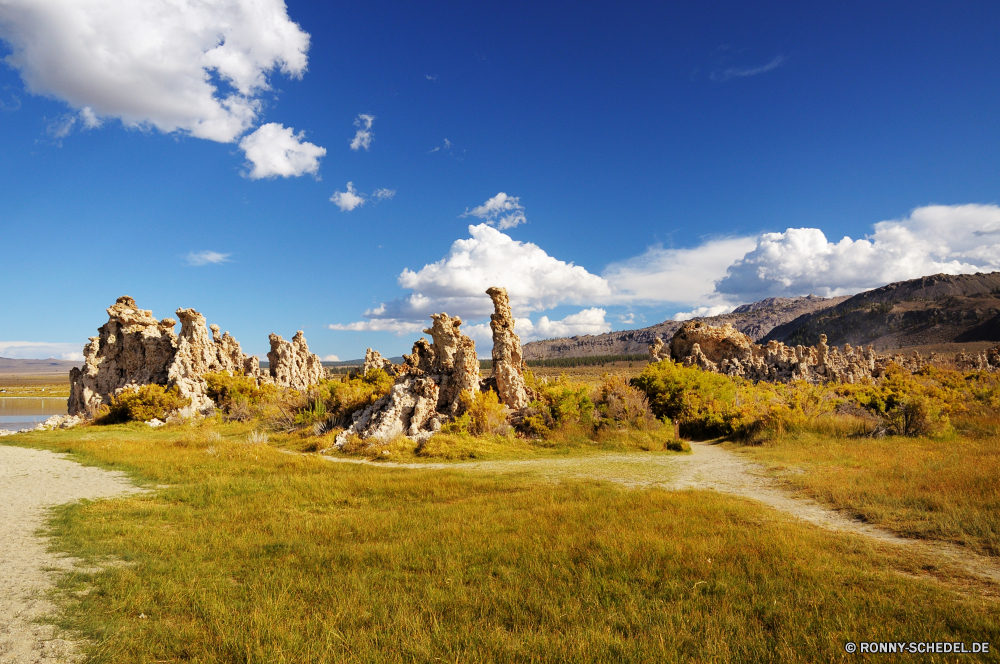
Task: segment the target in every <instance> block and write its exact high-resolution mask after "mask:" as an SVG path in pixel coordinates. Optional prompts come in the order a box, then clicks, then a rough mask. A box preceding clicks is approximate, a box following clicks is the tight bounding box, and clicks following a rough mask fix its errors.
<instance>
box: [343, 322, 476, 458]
mask: <svg viewBox="0 0 1000 664" xmlns="http://www.w3.org/2000/svg"><path fill="white" fill-rule="evenodd" d="M431 319H432V321H433V324H432V325H431V327H429V328H428V329H426V330H424V332H425V333H426V334H429V335H431V338H432V339H433V342H431V343H428V341H427V340H426V339H419V340H418V341H417V342H416V343H414V344H413V353H412V354H411V355H406V356H404V359H405V360H406V364H404V365H403V367H402V368H401V371H402V373H401V374H400V375H399V376H398V377H397V378H396V382H395V384H394V385H393V386H392V390H391V391H390V392H389V394H386V395H385V396H383V397H382V398H381V399H379V400H378V401H376V402H375V403H373V404H372V405H370V406H368V407H367V408H365V409H364V410H359V411H357V412H355V413H354V414H353V415H352V416H351V420H352V421H351V425H350V426H349V427H348V428H347V429H346V430H345V431H342V432H341V433H340V434H338V435H337V438H336V442H335V443H334V444H335V445H336V446H337V447H342V446H343V445H344V443H345V442H347V439H348V438H349V437H350V436H352V435H356V436H358V437H360V438H362V439H364V440H368V439H375V440H380V441H389V440H392V439H393V438H395V437H397V436H401V435H405V436H409V437H411V438H414V439H416V440H418V441H422V440H426V439H427V438H428V437H430V436H431V435H432V434H433V433H434V432H436V431H438V430H440V429H441V425H442V424H444V423H446V422H448V421H449V420H451V419H452V418H454V417H455V416H457V415H459V414H460V411H461V408H462V395H463V394H465V395H468V396H469V397H472V396H474V395H475V393H476V392H477V391H479V358H478V357H477V355H476V344H475V342H473V341H472V339H470V338H469V337H467V336H465V335H464V334H462V332H461V329H460V328H461V325H462V320H461V319H460V318H458V317H455V318H452V317H450V316H449V315H448V314H444V313H441V314H433V315H432V316H431ZM369 350H370V349H369ZM379 359H381V360H384V361H386V362H388V360H385V359H384V358H382V357H381V355H380V354H379V353H377V352H376V351H371V350H370V352H369V353H367V354H366V356H365V366H366V367H367V366H368V362H369V360H371V361H372V363H373V365H374V364H375V363H377V362H378V361H379Z"/></svg>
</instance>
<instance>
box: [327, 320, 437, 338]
mask: <svg viewBox="0 0 1000 664" xmlns="http://www.w3.org/2000/svg"><path fill="white" fill-rule="evenodd" d="M429 322H430V321H428V322H427V323H408V322H406V321H400V320H395V319H388V320H380V319H375V320H363V321H358V322H356V323H347V324H346V325H340V324H334V325H327V327H328V328H329V329H331V330H339V331H342V332H395V333H396V334H397V335H398V336H401V337H402V336H404V335H407V334H412V333H414V332H423V330H424V327H425V326H426V325H427V324H428V323H429Z"/></svg>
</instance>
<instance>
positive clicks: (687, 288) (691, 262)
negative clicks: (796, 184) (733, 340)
mask: <svg viewBox="0 0 1000 664" xmlns="http://www.w3.org/2000/svg"><path fill="white" fill-rule="evenodd" d="M756 245H757V241H756V238H754V237H728V238H711V239H709V240H706V241H705V242H703V243H702V244H700V245H698V246H697V247H693V248H685V249H664V248H663V247H650V248H649V249H647V250H646V251H645V252H644V253H643V254H641V255H639V256H636V257H635V258H630V259H628V260H625V261H620V262H615V263H611V264H610V265H608V266H607V268H605V270H604V278H605V279H607V280H608V283H609V284H610V285H611V286H612V287H613V288H614V290H615V293H616V294H617V297H616V302H618V303H626V302H637V303H648V304H652V303H657V302H670V303H675V304H681V305H705V304H706V303H707V301H711V300H720V299H721V296H720V295H719V294H718V293H717V292H716V291H715V285H716V283H717V282H718V281H719V280H720V279H722V278H723V277H725V276H726V270H727V269H728V268H729V266H730V265H732V264H733V262H734V261H736V260H738V259H740V258H742V257H743V256H744V255H746V253H747V252H749V251H752V250H753V249H754V247H755V246H756ZM715 304H722V302H715Z"/></svg>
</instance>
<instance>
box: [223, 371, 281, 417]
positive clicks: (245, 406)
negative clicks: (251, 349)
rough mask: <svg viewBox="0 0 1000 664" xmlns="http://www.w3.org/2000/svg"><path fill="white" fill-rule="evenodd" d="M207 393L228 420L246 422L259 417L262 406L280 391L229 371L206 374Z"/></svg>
mask: <svg viewBox="0 0 1000 664" xmlns="http://www.w3.org/2000/svg"><path fill="white" fill-rule="evenodd" d="M205 384H206V385H207V389H206V393H207V394H208V396H209V397H210V398H211V399H212V401H214V402H215V405H216V406H218V408H219V409H220V410H221V411H222V412H223V413H225V415H226V419H227V420H237V421H240V422H246V421H247V420H250V419H253V417H254V416H255V415H259V411H260V407H261V405H262V404H263V403H264V402H265V401H266V400H268V399H269V398H273V397H274V396H275V395H276V394H277V393H278V392H279V389H278V388H277V387H275V386H274V385H271V384H268V383H265V384H263V385H257V381H256V380H254V379H253V378H250V377H249V376H233V375H230V373H229V372H228V371H222V372H218V373H210V374H205Z"/></svg>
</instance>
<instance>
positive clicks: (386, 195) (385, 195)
mask: <svg viewBox="0 0 1000 664" xmlns="http://www.w3.org/2000/svg"><path fill="white" fill-rule="evenodd" d="M395 195H396V190H395V189H385V188H380V189H376V190H375V191H373V192H372V200H373V201H375V202H376V203H377V202H378V201H388V200H392V197H393V196H395Z"/></svg>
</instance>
